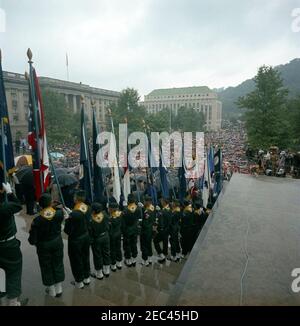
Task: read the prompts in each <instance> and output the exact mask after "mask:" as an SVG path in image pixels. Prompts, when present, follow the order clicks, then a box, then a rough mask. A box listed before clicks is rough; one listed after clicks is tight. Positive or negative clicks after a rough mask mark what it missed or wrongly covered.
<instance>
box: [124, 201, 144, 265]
mask: <svg viewBox="0 0 300 326" xmlns="http://www.w3.org/2000/svg"><path fill="white" fill-rule="evenodd" d="M140 217H141V211H140V209H139V208H138V206H137V205H136V203H135V199H134V196H133V195H128V206H127V207H126V208H125V209H124V211H123V217H122V233H123V249H124V256H125V264H126V266H128V267H130V266H135V265H136V257H137V254H138V250H137V237H138V221H139V218H140Z"/></svg>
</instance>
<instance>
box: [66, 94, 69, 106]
mask: <svg viewBox="0 0 300 326" xmlns="http://www.w3.org/2000/svg"><path fill="white" fill-rule="evenodd" d="M65 101H66V104H67V108H69V95H68V94H65Z"/></svg>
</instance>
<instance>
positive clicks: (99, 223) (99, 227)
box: [88, 212, 109, 243]
mask: <svg viewBox="0 0 300 326" xmlns="http://www.w3.org/2000/svg"><path fill="white" fill-rule="evenodd" d="M88 229H89V235H90V238H91V242H92V243H93V242H95V241H97V239H98V238H99V237H100V236H102V235H103V234H105V233H106V232H108V231H109V218H108V215H107V214H106V213H105V212H101V213H99V214H97V215H95V216H92V221H91V222H90V223H89V226H88Z"/></svg>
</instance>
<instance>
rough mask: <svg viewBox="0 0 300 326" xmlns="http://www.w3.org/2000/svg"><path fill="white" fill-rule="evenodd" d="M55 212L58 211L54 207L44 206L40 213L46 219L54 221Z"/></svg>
mask: <svg viewBox="0 0 300 326" xmlns="http://www.w3.org/2000/svg"><path fill="white" fill-rule="evenodd" d="M55 213H56V210H55V209H54V208H52V207H47V208H44V209H43V210H42V211H41V213H40V215H41V216H42V217H43V218H45V219H46V220H48V221H52V219H53V217H54V216H55Z"/></svg>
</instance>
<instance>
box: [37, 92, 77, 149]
mask: <svg viewBox="0 0 300 326" xmlns="http://www.w3.org/2000/svg"><path fill="white" fill-rule="evenodd" d="M42 98H43V105H44V113H45V126H46V132H47V138H48V142H49V144H58V143H63V142H69V143H74V142H75V140H76V137H79V135H80V114H79V113H78V114H74V113H73V112H72V111H70V110H68V108H67V105H66V102H65V99H64V96H63V95H61V94H59V93H56V92H53V91H51V90H49V89H42Z"/></svg>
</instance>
